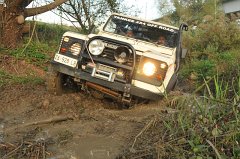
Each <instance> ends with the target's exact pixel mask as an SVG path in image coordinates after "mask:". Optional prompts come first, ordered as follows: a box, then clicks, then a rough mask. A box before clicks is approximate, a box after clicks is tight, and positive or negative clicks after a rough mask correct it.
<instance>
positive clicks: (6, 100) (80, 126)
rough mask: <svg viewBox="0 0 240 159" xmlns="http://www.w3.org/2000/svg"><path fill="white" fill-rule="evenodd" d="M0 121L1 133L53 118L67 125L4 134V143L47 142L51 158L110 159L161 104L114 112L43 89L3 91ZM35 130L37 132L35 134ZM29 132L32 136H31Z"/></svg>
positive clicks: (105, 104)
mask: <svg viewBox="0 0 240 159" xmlns="http://www.w3.org/2000/svg"><path fill="white" fill-rule="evenodd" d="M0 103H1V106H0V112H1V113H0V117H1V118H2V119H3V122H4V125H5V128H6V129H7V128H10V127H13V126H16V125H21V124H24V123H27V122H34V121H41V120H44V119H47V118H49V117H54V116H71V117H73V118H74V120H73V121H64V122H59V123H54V124H52V123H50V124H45V125H34V126H31V127H24V128H19V129H15V130H14V131H12V132H9V133H8V134H5V138H4V140H5V141H6V142H16V141H20V140H21V139H23V138H24V139H25V140H32V141H33V140H39V139H43V140H51V141H52V144H51V145H50V144H49V145H48V150H49V151H50V152H52V154H51V155H52V158H56V159H60V158H64V159H65V158H76V159H78V158H84V159H85V158H86V159H87V158H104V159H107V158H116V156H118V155H119V154H120V153H121V152H122V151H123V150H124V149H125V148H126V147H131V145H132V144H133V142H134V139H135V137H136V136H137V135H138V134H139V132H140V131H141V130H142V129H143V128H144V126H145V125H146V124H148V123H149V121H151V120H152V119H153V118H154V116H157V115H159V114H160V113H161V112H162V111H164V109H165V108H164V107H163V105H165V103H164V101H161V102H153V103H150V104H147V105H146V104H145V105H138V106H135V107H133V108H131V109H125V110H119V109H117V106H116V104H114V103H111V102H109V101H108V100H98V99H95V98H93V97H91V96H89V95H87V94H82V93H81V92H80V93H68V94H64V95H62V96H54V95H50V94H48V93H47V91H46V88H45V86H41V85H38V86H34V85H32V86H27V85H18V86H6V87H4V88H1V92H0ZM36 130H37V131H36ZM33 132H34V133H33Z"/></svg>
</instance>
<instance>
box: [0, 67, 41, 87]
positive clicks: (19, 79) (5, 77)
mask: <svg viewBox="0 0 240 159" xmlns="http://www.w3.org/2000/svg"><path fill="white" fill-rule="evenodd" d="M44 82H45V81H44V80H43V79H42V78H40V77H35V76H17V75H14V74H9V73H7V72H5V71H3V70H0V87H2V86H4V85H10V84H33V85H38V84H43V83H44Z"/></svg>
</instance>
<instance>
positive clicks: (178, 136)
mask: <svg viewBox="0 0 240 159" xmlns="http://www.w3.org/2000/svg"><path fill="white" fill-rule="evenodd" d="M211 84H212V85H211ZM205 86H206V90H207V91H206V94H205V95H204V96H200V97H196V96H194V95H193V96H183V97H182V98H180V99H179V102H178V104H177V105H176V106H174V107H173V108H174V109H177V110H178V112H177V113H174V114H169V115H167V116H166V117H165V118H164V122H163V124H159V126H160V127H161V128H160V129H161V132H162V133H164V134H165V135H164V138H162V139H160V141H159V142H158V143H161V146H160V145H157V147H156V148H157V149H158V150H157V151H158V152H165V153H163V154H158V156H160V157H159V158H180V156H181V157H182V158H239V157H240V151H239V150H240V145H239V141H240V129H239V127H240V123H239V119H240V113H239V111H240V107H239V106H240V105H239V103H240V99H239V95H240V94H239V93H240V77H239V76H238V78H234V79H232V80H231V81H225V80H223V79H222V78H221V77H220V76H219V75H215V76H214V77H213V78H211V80H210V82H206V80H205ZM161 140H163V141H161ZM173 140H174V141H175V142H172V141H173Z"/></svg>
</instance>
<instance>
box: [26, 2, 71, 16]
mask: <svg viewBox="0 0 240 159" xmlns="http://www.w3.org/2000/svg"><path fill="white" fill-rule="evenodd" d="M67 1H68V0H55V1H54V2H52V3H50V4H47V5H44V6H41V7H36V8H25V9H24V16H25V17H30V16H34V15H37V14H41V13H44V12H47V11H49V10H52V9H54V8H56V7H57V6H59V5H61V4H62V3H64V2H67Z"/></svg>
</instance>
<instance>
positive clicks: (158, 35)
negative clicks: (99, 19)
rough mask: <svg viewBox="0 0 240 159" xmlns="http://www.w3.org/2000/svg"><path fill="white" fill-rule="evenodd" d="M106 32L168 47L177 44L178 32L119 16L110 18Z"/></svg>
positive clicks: (105, 28)
mask: <svg viewBox="0 0 240 159" xmlns="http://www.w3.org/2000/svg"><path fill="white" fill-rule="evenodd" d="M104 31H107V32H111V33H115V34H119V35H123V36H126V37H128V38H134V39H139V40H143V41H147V42H151V43H154V44H156V45H164V46H167V47H176V44H177V35H178V30H175V29H172V28H168V27H166V26H161V25H157V24H154V23H149V22H144V21H140V20H136V19H130V18H126V17H122V16H118V15H113V16H111V17H110V19H109V20H108V22H107V24H106V25H105V27H104Z"/></svg>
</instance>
